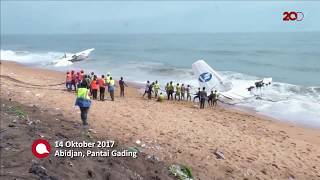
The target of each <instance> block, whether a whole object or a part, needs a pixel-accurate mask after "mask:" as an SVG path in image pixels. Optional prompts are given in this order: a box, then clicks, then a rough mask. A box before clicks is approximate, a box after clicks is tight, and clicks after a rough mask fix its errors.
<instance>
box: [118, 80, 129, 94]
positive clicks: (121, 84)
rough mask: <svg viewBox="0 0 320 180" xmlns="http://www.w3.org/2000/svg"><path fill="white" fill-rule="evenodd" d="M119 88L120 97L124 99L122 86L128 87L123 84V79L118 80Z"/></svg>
mask: <svg viewBox="0 0 320 180" xmlns="http://www.w3.org/2000/svg"><path fill="white" fill-rule="evenodd" d="M119 86H120V97H124V86H126V87H128V85H127V84H126V83H125V82H124V80H123V77H121V78H120V81H119Z"/></svg>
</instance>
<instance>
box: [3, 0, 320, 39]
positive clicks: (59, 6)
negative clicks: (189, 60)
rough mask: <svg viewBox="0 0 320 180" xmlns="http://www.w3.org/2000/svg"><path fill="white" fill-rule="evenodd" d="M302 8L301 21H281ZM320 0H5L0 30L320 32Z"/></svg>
mask: <svg viewBox="0 0 320 180" xmlns="http://www.w3.org/2000/svg"><path fill="white" fill-rule="evenodd" d="M284 11H302V12H303V13H304V16H305V18H304V20H303V21H301V22H283V21H282V13H283V12H284ZM319 22H320V2H316V1H307V2H292V1H290V2H277V1H271V2H268V1H264V2H255V1H247V2H246V1H235V2H232V1H228V2H219V1H218V2H214V1H203V2H196V1H191V2H190V1H187V2H184V1H165V2H160V1H151V2H150V1H149V2H147V1H140V2H139V1H131V2H124V1H122V2H112V1H90V2H89V1H88V2H83V1H78V2H77V1H68V2H65V1H24V2H11V1H1V33H2V34H14V33H19V34H24V33H34V34H37V33H49V34H50V33H213V32H269V31H273V32H274V31H280V32H284V31H320V23H319Z"/></svg>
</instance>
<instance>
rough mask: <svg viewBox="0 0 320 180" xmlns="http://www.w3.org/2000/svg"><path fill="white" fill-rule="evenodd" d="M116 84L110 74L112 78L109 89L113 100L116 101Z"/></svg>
mask: <svg viewBox="0 0 320 180" xmlns="http://www.w3.org/2000/svg"><path fill="white" fill-rule="evenodd" d="M114 86H115V82H114V80H113V79H112V77H111V76H110V80H109V83H108V91H109V93H110V97H111V101H114V90H115V87H114Z"/></svg>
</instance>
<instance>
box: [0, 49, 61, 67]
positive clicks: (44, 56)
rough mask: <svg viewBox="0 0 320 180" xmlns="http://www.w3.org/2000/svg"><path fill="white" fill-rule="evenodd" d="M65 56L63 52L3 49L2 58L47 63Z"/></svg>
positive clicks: (28, 62) (26, 62)
mask: <svg viewBox="0 0 320 180" xmlns="http://www.w3.org/2000/svg"><path fill="white" fill-rule="evenodd" d="M62 56H63V53H62V52H43V53H42V52H39V53H33V52H29V51H12V50H3V49H1V60H9V61H17V62H20V63H25V64H34V63H39V64H41V65H45V64H48V63H50V62H51V61H54V60H56V59H58V58H60V57H62Z"/></svg>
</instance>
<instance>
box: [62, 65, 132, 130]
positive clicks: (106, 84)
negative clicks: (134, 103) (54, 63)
mask: <svg viewBox="0 0 320 180" xmlns="http://www.w3.org/2000/svg"><path fill="white" fill-rule="evenodd" d="M125 86H128V85H127V84H126V83H125V82H124V80H123V77H121V78H120V80H119V87H120V97H124V88H125ZM66 88H67V90H68V91H72V90H74V91H76V94H77V99H76V103H75V105H77V106H79V108H80V111H81V120H82V123H83V125H88V122H87V114H88V111H89V108H90V106H91V100H90V96H91V97H92V99H93V100H96V99H98V92H99V99H100V101H104V100H105V93H106V89H107V91H108V92H109V94H110V98H111V101H114V91H115V80H114V79H113V78H112V76H111V74H110V73H107V76H104V75H101V76H100V77H98V76H97V75H96V74H95V73H94V72H91V73H90V74H85V73H84V71H83V70H80V71H79V72H75V71H73V70H72V71H68V72H67V74H66Z"/></svg>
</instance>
